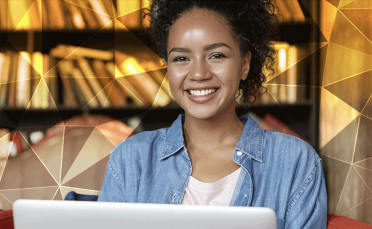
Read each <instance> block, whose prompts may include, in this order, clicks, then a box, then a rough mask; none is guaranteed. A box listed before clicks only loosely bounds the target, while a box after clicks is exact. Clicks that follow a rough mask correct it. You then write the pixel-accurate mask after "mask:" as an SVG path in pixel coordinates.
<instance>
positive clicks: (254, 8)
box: [143, 0, 278, 106]
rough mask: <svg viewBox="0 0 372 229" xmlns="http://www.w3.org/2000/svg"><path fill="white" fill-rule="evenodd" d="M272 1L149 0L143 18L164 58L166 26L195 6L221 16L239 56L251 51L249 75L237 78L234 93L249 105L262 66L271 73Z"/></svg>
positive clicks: (262, 78)
mask: <svg viewBox="0 0 372 229" xmlns="http://www.w3.org/2000/svg"><path fill="white" fill-rule="evenodd" d="M271 1H272V0H245V1H231V0H230V1H215V0H152V1H151V0H150V10H148V9H147V13H144V16H143V17H144V18H145V17H146V16H149V17H150V27H149V28H148V30H147V31H146V32H147V34H148V36H149V37H150V38H152V39H153V40H154V42H155V44H156V45H157V47H158V50H159V54H160V57H161V58H163V59H165V60H167V59H168V56H167V42H168V36H169V29H170V27H171V26H172V24H173V23H174V22H175V21H176V20H177V19H178V18H180V17H181V16H182V15H183V14H185V13H187V12H190V11H192V10H193V9H195V8H198V9H203V10H209V11H213V12H217V13H219V14H220V15H223V16H224V17H225V19H226V21H227V23H228V25H229V26H230V29H231V32H232V36H233V37H234V38H235V39H237V40H238V42H239V47H240V54H241V57H243V56H245V54H247V53H248V51H250V52H251V54H252V55H251V62H250V70H249V73H248V77H247V78H246V80H244V81H243V80H241V81H240V83H239V92H238V95H237V97H240V101H239V102H240V103H241V104H240V105H246V106H249V105H251V104H252V103H253V102H254V101H255V100H256V95H257V94H258V89H260V88H261V87H263V86H262V84H263V83H264V82H265V81H266V76H265V74H264V72H265V69H264V67H265V68H266V69H267V70H270V71H271V74H274V70H273V69H272V66H273V64H274V60H275V55H276V52H275V50H274V48H273V46H272V45H273V43H272V42H271V41H272V38H273V35H276V34H278V28H277V26H276V25H277V23H278V18H277V15H276V14H275V9H276V8H277V7H275V6H274V5H273V4H272V2H271ZM163 62H164V60H163ZM271 74H270V75H271ZM263 88H264V89H266V88H265V87H263ZM266 90H267V89H266ZM266 90H265V92H266Z"/></svg>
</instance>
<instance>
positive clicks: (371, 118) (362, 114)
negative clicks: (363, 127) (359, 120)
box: [361, 114, 372, 120]
mask: <svg viewBox="0 0 372 229" xmlns="http://www.w3.org/2000/svg"><path fill="white" fill-rule="evenodd" d="M361 115H362V116H363V117H366V118H368V119H369V120H372V118H370V117H368V116H366V115H365V114H361Z"/></svg>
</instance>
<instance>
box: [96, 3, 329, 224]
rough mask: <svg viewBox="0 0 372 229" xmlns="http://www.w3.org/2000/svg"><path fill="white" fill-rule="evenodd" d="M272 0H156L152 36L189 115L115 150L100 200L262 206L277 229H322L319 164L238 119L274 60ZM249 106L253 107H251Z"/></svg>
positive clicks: (309, 153) (294, 142)
mask: <svg viewBox="0 0 372 229" xmlns="http://www.w3.org/2000/svg"><path fill="white" fill-rule="evenodd" d="M272 10H273V5H272V3H271V2H270V0H250V1H174V0H153V1H152V4H151V15H150V16H151V28H150V34H151V36H152V37H153V39H154V41H155V42H156V44H157V46H158V49H159V52H160V56H161V57H162V58H163V60H164V61H165V62H166V64H167V72H168V77H169V82H170V87H171V92H172V95H173V97H174V98H175V100H176V101H177V103H178V104H179V105H180V106H181V107H182V108H183V109H184V111H185V114H184V115H180V116H179V117H178V118H177V120H176V121H175V122H174V123H173V124H172V126H171V127H169V128H163V129H159V130H156V131H146V132H142V133H140V134H137V135H134V136H132V137H130V138H128V139H127V140H125V141H123V142H121V143H119V144H118V145H117V146H116V147H115V148H114V150H113V152H112V153H111V155H110V159H109V162H108V165H107V171H106V176H105V179H104V183H103V186H102V189H101V192H100V195H99V197H98V201H114V202H142V203H170V204H203V205H230V206H260V207H261V206H263V207H269V208H271V209H273V210H274V211H275V212H276V214H277V222H278V228H326V223H327V222H326V221H327V215H326V212H327V195H326V189H325V182H324V176H323V170H322V164H321V159H320V158H319V156H318V155H317V153H316V152H315V151H314V149H313V148H312V147H311V146H309V145H308V144H307V143H305V142H304V141H302V140H300V139H298V138H296V137H293V136H289V135H285V134H281V133H278V132H274V131H267V130H262V129H260V128H259V126H258V125H257V124H256V123H255V122H254V121H253V120H252V119H251V118H249V117H237V115H236V113H235V106H236V103H235V101H236V96H237V94H238V96H239V98H241V100H242V102H243V103H246V104H248V103H249V102H252V101H254V98H255V97H254V94H255V92H256V91H257V89H258V88H259V87H260V86H261V85H262V82H264V81H265V75H264V74H263V70H264V67H266V69H271V66H272V61H273V55H274V54H275V52H274V50H273V48H272V47H271V43H270V35H271V28H272V26H271V25H272V23H273V22H274V21H275V19H276V18H275V15H274V13H273V12H272ZM252 98H253V99H252Z"/></svg>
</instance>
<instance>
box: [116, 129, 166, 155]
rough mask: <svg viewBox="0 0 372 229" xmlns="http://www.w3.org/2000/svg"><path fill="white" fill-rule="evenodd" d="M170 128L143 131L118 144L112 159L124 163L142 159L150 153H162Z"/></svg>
mask: <svg viewBox="0 0 372 229" xmlns="http://www.w3.org/2000/svg"><path fill="white" fill-rule="evenodd" d="M167 131H168V128H161V129H158V130H154V131H143V132H141V133H138V134H135V135H132V136H131V137H129V138H127V139H125V140H123V141H121V142H120V143H118V144H117V145H116V146H115V147H114V149H113V150H112V152H111V155H110V159H111V160H118V161H123V160H124V159H126V160H127V161H128V159H141V158H143V157H147V156H149V154H150V153H154V154H156V153H160V152H158V151H159V150H158V149H159V148H161V147H163V145H164V141H165V138H166V136H167Z"/></svg>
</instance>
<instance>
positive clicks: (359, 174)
mask: <svg viewBox="0 0 372 229" xmlns="http://www.w3.org/2000/svg"><path fill="white" fill-rule="evenodd" d="M353 169H354V170H355V171H356V172H357V174H358V176H359V177H360V179H362V181H363V183H364V184H365V185H366V186H367V188H368V190H369V191H370V192H371V193H372V191H371V189H370V188H369V187H368V185H367V183H366V182H365V181H364V179H363V177H362V176H361V175H360V174H359V172H358V170H356V169H355V168H354V166H353Z"/></svg>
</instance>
